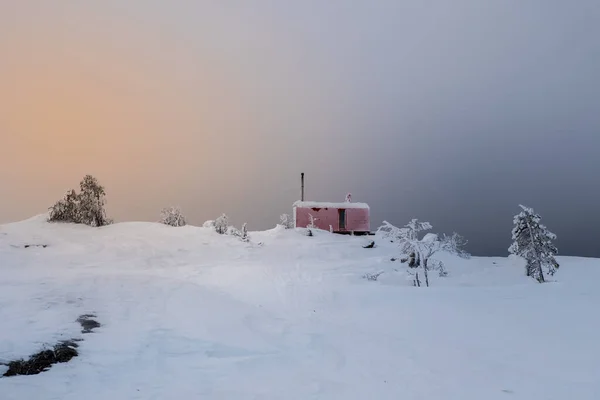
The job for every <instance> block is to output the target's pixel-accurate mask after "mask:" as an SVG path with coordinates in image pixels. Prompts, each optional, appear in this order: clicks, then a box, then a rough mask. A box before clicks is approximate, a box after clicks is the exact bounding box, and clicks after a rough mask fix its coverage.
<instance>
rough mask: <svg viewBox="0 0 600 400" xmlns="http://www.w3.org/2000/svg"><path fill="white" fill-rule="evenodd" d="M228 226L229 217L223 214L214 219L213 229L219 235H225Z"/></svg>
mask: <svg viewBox="0 0 600 400" xmlns="http://www.w3.org/2000/svg"><path fill="white" fill-rule="evenodd" d="M228 228H229V218H228V217H227V215H225V214H223V215H221V216H220V217H219V218H217V219H216V220H215V231H217V233H218V234H220V235H225V234H226V233H227V230H228Z"/></svg>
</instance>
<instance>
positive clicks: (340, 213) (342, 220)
mask: <svg viewBox="0 0 600 400" xmlns="http://www.w3.org/2000/svg"><path fill="white" fill-rule="evenodd" d="M338 217H339V226H340V231H345V230H346V210H343V209H340V210H338Z"/></svg>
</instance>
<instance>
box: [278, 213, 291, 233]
mask: <svg viewBox="0 0 600 400" xmlns="http://www.w3.org/2000/svg"><path fill="white" fill-rule="evenodd" d="M279 225H281V226H283V227H284V228H285V229H293V228H294V218H292V217H291V216H290V215H289V214H281V216H280V217H279Z"/></svg>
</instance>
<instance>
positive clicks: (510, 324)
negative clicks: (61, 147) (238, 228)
mask: <svg viewBox="0 0 600 400" xmlns="http://www.w3.org/2000/svg"><path fill="white" fill-rule="evenodd" d="M250 236H251V238H252V242H251V243H243V242H241V241H239V240H237V239H236V238H234V237H230V236H225V235H218V234H217V233H215V232H214V231H213V230H211V229H208V228H198V227H192V226H186V227H178V228H175V227H169V226H165V225H161V224H153V223H121V224H115V225H112V226H107V227H103V228H89V227H86V226H76V225H70V224H49V223H47V222H45V221H44V217H43V216H41V217H36V218H33V219H31V220H27V221H24V222H20V223H16V224H9V225H3V226H0V363H1V362H7V361H9V360H13V359H17V358H26V357H28V356H29V355H31V354H32V353H35V352H37V351H39V350H41V349H42V348H44V346H51V345H52V344H54V343H56V342H57V341H59V340H64V339H68V338H81V339H83V341H82V342H80V348H79V351H80V354H79V356H78V357H76V358H74V359H72V360H71V361H70V362H68V363H64V364H57V365H54V366H53V367H52V368H51V369H50V370H48V371H47V372H43V373H41V374H39V375H34V376H18V377H5V378H2V377H0V399H1V400H24V399H25V400H27V399H61V400H69V399H73V400H75V399H77V400H81V399H86V400H94V399H111V400H121V399H127V400H131V399H406V400H410V399H425V400H430V399H457V400H481V399H486V400H493V399H507V400H508V399H527V400H533V399H536V400H537V399H545V400H550V399H577V400H585V399H596V400H597V399H599V398H600V345H598V332H599V331H600V316H599V314H598V312H597V306H598V304H600V290H598V280H599V278H600V262H599V260H596V259H584V258H574V257H562V258H559V262H560V263H561V267H560V270H559V272H558V274H557V275H556V276H555V277H554V281H553V282H549V283H546V284H538V283H536V282H535V281H533V280H532V279H529V278H526V277H525V276H523V272H524V269H523V266H522V264H521V263H520V262H519V261H518V260H517V259H515V258H479V257H473V258H472V259H469V260H464V259H460V258H454V257H452V256H449V255H448V256H446V258H445V259H444V261H445V262H446V266H447V267H448V270H449V272H450V275H449V276H448V277H446V278H440V277H433V278H432V287H430V288H414V287H411V286H409V282H408V281H407V280H406V279H405V278H406V277H405V274H404V273H403V272H402V271H403V269H404V266H403V265H402V264H400V263H399V262H398V261H395V262H392V261H391V260H390V258H391V257H393V256H397V248H396V247H394V245H393V244H391V243H389V242H388V241H383V240H381V239H379V238H376V242H377V247H375V248H373V249H364V248H362V245H363V244H365V243H366V241H368V240H371V238H358V237H349V236H338V235H334V234H330V233H328V232H321V231H315V236H313V237H307V236H304V235H303V233H302V232H301V231H296V230H293V229H291V230H285V229H282V228H276V229H273V230H270V231H266V232H252V233H251V234H250ZM259 242H260V243H259ZM25 244H47V245H48V247H46V248H42V247H29V248H24V247H23V246H24V245H25ZM395 269H398V271H395ZM378 271H385V272H384V273H383V274H382V275H381V276H380V277H379V280H377V281H369V280H366V279H364V278H363V275H364V274H365V273H374V272H378ZM87 313H93V314H95V315H96V316H97V320H98V321H99V322H100V323H101V324H102V326H101V327H100V328H98V329H96V330H95V331H94V332H93V333H89V334H82V333H81V328H80V326H79V325H78V324H77V323H76V322H75V320H76V319H77V317H78V316H80V315H82V314H87ZM3 368H4V369H3ZM5 369H6V368H5V367H2V366H0V375H1V373H3V372H4V370H5Z"/></svg>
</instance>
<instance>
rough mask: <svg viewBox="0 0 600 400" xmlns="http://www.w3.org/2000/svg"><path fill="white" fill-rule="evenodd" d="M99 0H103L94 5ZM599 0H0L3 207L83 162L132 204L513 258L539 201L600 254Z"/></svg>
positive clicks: (12, 209) (122, 207) (579, 244)
mask: <svg viewBox="0 0 600 400" xmlns="http://www.w3.org/2000/svg"><path fill="white" fill-rule="evenodd" d="M88 3H89V4H88ZM599 38H600V3H599V2H598V1H597V0H578V1H576V2H566V1H554V0H545V1H541V0H540V1H538V0H526V1H523V0H520V1H517V0H492V1H485V2H482V1H475V0H473V1H467V0H454V1H423V0H406V1H402V0H393V1H388V0H379V1H354V2H348V1H335V0H334V1H297V2H290V1H256V2H245V1H237V2H235V1H232V2H224V1H219V2H213V1H210V2H209V1H184V0H181V1H173V2H164V1H158V0H152V1H151V0H130V1H127V2H123V1H120V0H107V1H102V2H72V1H56V2H52V3H51V4H50V2H46V1H25V0H24V1H13V2H2V3H0V52H1V53H0V60H2V61H0V187H1V191H2V197H1V200H0V202H1V204H0V205H1V207H0V222H8V221H14V220H19V219H23V218H26V217H29V216H31V215H34V214H38V213H40V212H43V211H44V210H45V209H46V208H47V207H48V206H50V205H51V204H52V203H53V202H54V201H55V200H56V199H58V198H60V197H61V196H62V195H63V193H64V191H65V190H66V189H68V188H72V187H76V186H77V184H78V182H79V180H80V179H81V177H82V176H83V175H84V174H86V173H91V174H94V175H95V176H97V177H98V179H99V180H100V181H101V183H103V184H104V185H105V186H106V188H107V191H108V201H109V210H110V214H111V216H113V217H115V218H116V219H117V220H118V221H125V220H150V221H151V220H156V218H157V217H158V214H159V211H160V209H161V208H162V207H165V206H168V205H180V206H181V207H182V208H183V209H184V211H185V213H186V214H187V216H188V219H189V220H190V221H191V222H192V223H195V224H200V223H202V222H203V221H204V220H206V219H212V218H214V217H215V216H217V215H218V214H220V213H221V212H226V213H228V214H229V215H230V217H231V218H232V220H233V222H234V223H236V224H238V225H239V224H241V223H242V222H245V221H247V222H248V223H249V227H250V228H251V229H263V228H269V227H271V226H273V225H274V224H275V223H276V222H277V220H278V216H279V214H280V213H283V212H290V211H291V210H290V209H291V203H292V202H293V201H294V200H296V199H297V197H298V195H299V182H298V181H299V174H300V172H301V171H304V172H305V173H306V178H307V197H308V199H310V200H324V201H335V200H343V198H344V196H345V194H346V193H347V192H351V193H352V194H353V199H354V200H356V201H366V202H368V203H369V204H370V205H371V212H372V225H373V228H374V229H375V228H376V227H377V226H378V225H379V223H380V222H381V221H382V220H384V219H386V220H388V221H390V222H392V223H396V224H403V223H405V222H406V221H408V220H409V219H410V218H412V217H417V218H419V219H423V220H429V221H430V222H431V223H432V224H433V226H434V229H435V230H436V231H439V232H452V231H454V230H455V231H458V232H460V233H462V234H463V235H464V236H466V237H467V239H469V241H470V244H469V250H471V251H472V252H473V253H474V254H481V255H483V254H486V255H505V254H506V253H507V251H506V249H507V247H508V245H509V244H510V229H511V225H512V216H513V215H514V214H515V213H517V212H518V207H517V206H518V204H519V203H524V204H526V205H528V206H531V207H533V208H535V209H536V211H538V212H540V213H541V214H542V216H543V218H544V221H545V223H546V224H547V225H548V227H549V228H550V229H551V230H553V231H554V232H555V233H556V234H557V235H558V237H559V242H558V246H559V250H560V251H561V253H562V254H577V255H587V256H592V255H594V256H600V249H599V248H598V247H597V246H596V243H594V241H592V240H591V239H590V238H592V237H595V231H596V227H597V226H600V215H598V213H597V212H596V204H597V203H598V199H599V194H600V189H598V187H599V186H598V178H597V176H598V171H600V158H599V157H598V156H597V154H596V153H597V151H598V149H600V112H599V111H600V72H599V71H600V39H599Z"/></svg>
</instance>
